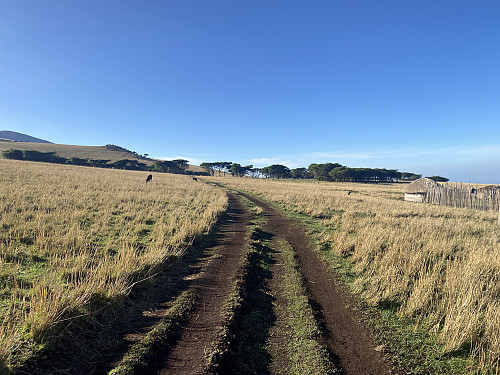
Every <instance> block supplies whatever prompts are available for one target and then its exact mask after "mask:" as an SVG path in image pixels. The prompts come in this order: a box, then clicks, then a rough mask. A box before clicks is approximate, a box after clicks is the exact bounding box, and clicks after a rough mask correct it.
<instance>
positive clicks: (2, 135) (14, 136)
mask: <svg viewBox="0 0 500 375" xmlns="http://www.w3.org/2000/svg"><path fill="white" fill-rule="evenodd" d="M0 140H6V141H7V142H8V141H14V142H31V143H52V142H49V141H46V140H44V139H40V138H36V137H32V136H31V135H27V134H23V133H18V132H13V131H10V130H0Z"/></svg>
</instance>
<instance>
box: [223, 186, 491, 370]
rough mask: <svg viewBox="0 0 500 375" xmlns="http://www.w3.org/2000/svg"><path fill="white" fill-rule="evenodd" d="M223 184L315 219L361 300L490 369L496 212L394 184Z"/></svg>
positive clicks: (448, 351)
mask: <svg viewBox="0 0 500 375" xmlns="http://www.w3.org/2000/svg"><path fill="white" fill-rule="evenodd" d="M219 180H220V179H219ZM224 184H227V185H229V186H231V187H233V188H236V189H240V190H246V191H249V192H251V193H254V194H257V195H260V196H262V197H264V198H267V199H269V200H271V201H274V202H278V203H280V204H281V205H283V206H284V207H285V208H286V209H287V210H291V211H295V212H298V213H303V214H308V215H311V216H312V217H314V218H315V219H316V220H318V221H319V222H321V224H322V226H323V227H324V228H327V229H328V230H324V232H323V233H322V234H321V235H320V238H321V241H322V242H324V243H325V244H328V245H329V246H331V248H332V251H334V252H335V253H337V254H338V255H341V256H343V257H344V258H347V259H348V260H349V261H351V262H352V263H353V264H354V268H353V269H354V272H355V273H356V275H357V278H356V281H355V282H354V284H353V289H354V291H355V292H356V293H357V294H358V295H360V296H361V297H362V298H363V300H365V301H367V302H368V303H370V304H372V305H379V306H386V305H389V306H394V307H395V308H396V309H397V312H398V314H399V315H400V316H401V317H409V318H412V319H413V320H414V321H415V324H416V325H419V326H425V327H427V328H428V329H429V330H431V331H432V332H433V333H434V334H436V335H437V336H438V338H439V340H440V341H441V342H442V344H443V348H444V349H443V350H444V351H445V352H446V353H450V354H452V353H454V352H457V351H462V352H463V351H466V352H469V353H470V355H471V357H472V358H474V359H475V360H476V362H477V363H478V366H479V368H480V369H483V370H484V369H485V368H486V367H488V366H489V368H497V370H498V363H499V359H500V225H499V224H498V212H496V211H478V210H471V209H466V208H452V207H445V206H437V205H431V204H423V203H414V202H405V201H404V200H403V195H404V194H403V186H404V185H403V184H380V185H372V184H353V183H351V184H349V183H318V182H310V181H308V182H293V181H279V180H276V181H273V180H259V179H242V178H231V177H229V178H225V179H224ZM348 191H351V194H348Z"/></svg>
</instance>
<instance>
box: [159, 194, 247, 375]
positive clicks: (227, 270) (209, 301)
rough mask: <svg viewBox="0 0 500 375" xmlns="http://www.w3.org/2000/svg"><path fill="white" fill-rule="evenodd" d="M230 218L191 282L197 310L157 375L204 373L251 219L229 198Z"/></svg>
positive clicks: (232, 196) (232, 198) (236, 202)
mask: <svg viewBox="0 0 500 375" xmlns="http://www.w3.org/2000/svg"><path fill="white" fill-rule="evenodd" d="M229 203H230V205H231V207H232V208H231V212H230V217H229V219H228V220H227V221H226V224H225V225H224V226H223V228H222V232H221V239H220V245H219V246H218V249H217V251H216V254H218V256H216V257H215V258H214V259H212V260H211V261H210V263H209V264H208V265H207V267H206V268H205V270H204V271H203V272H202V273H201V274H200V275H199V277H198V278H197V279H195V280H194V281H193V285H192V287H193V288H194V290H195V292H196V294H197V295H199V296H200V301H199V308H198V309H197V310H196V311H195V312H194V313H193V314H192V317H191V319H190V321H189V322H188V324H187V326H186V327H185V329H184V330H183V332H182V334H181V337H180V339H179V341H178V342H177V344H176V346H175V347H174V348H173V349H172V351H171V352H170V353H169V355H168V357H167V358H166V360H165V365H164V368H163V369H162V370H160V372H159V374H161V375H168V374H175V375H182V374H203V373H205V366H206V360H205V349H206V348H208V347H209V346H210V343H211V342H213V341H214V340H215V338H216V329H217V327H219V326H220V325H221V324H222V318H221V311H220V309H221V307H222V305H223V303H224V301H225V300H226V298H227V296H228V294H229V292H230V291H231V288H232V286H233V281H234V280H235V278H236V276H237V271H238V267H239V260H240V259H241V258H242V255H243V252H244V250H245V247H246V232H247V225H248V223H249V220H250V217H251V215H250V214H249V213H248V212H247V211H246V210H245V208H244V207H243V205H242V204H241V203H240V201H239V199H238V198H236V197H235V196H234V195H232V194H230V195H229Z"/></svg>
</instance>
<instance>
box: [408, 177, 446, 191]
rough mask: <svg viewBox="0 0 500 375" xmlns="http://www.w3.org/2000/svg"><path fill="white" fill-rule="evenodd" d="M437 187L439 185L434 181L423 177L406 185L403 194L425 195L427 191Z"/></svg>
mask: <svg viewBox="0 0 500 375" xmlns="http://www.w3.org/2000/svg"><path fill="white" fill-rule="evenodd" d="M438 187H439V184H438V183H437V182H436V181H434V180H431V179H430V178H427V177H424V178H420V179H418V180H416V181H413V182H412V183H411V184H408V185H406V186H405V189H404V192H405V193H409V194H417V193H427V192H428V191H429V189H431V188H438Z"/></svg>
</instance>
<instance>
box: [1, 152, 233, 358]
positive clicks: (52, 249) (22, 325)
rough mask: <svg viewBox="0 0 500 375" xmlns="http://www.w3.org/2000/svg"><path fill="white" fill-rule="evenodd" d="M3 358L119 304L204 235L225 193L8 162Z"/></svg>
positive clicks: (175, 178)
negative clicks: (62, 324) (61, 325)
mask: <svg viewBox="0 0 500 375" xmlns="http://www.w3.org/2000/svg"><path fill="white" fill-rule="evenodd" d="M0 166H1V168H0V320H2V321H3V322H4V324H2V325H1V327H0V358H2V360H0V363H1V361H3V362H5V364H7V365H9V366H15V365H16V364H18V363H19V362H22V360H23V358H24V357H25V356H28V355H29V353H31V352H32V351H36V350H37V348H39V347H41V346H43V344H44V342H45V337H46V335H47V334H49V333H50V330H51V328H53V327H54V326H55V325H57V323H58V322H59V321H61V320H65V319H68V318H70V317H71V316H75V315H78V314H89V313H92V311H93V309H95V308H101V307H102V306H104V305H109V304H111V305H112V304H116V303H119V302H120V300H121V299H122V298H123V297H124V296H126V295H127V294H128V293H129V291H130V289H131V287H132V285H133V284H134V283H137V282H139V281H140V280H141V279H144V278H146V277H148V276H150V275H151V274H152V273H154V272H156V268H157V267H158V266H159V265H161V264H162V263H163V262H164V261H165V260H167V259H168V258H169V257H170V256H172V255H179V254H181V253H182V252H183V251H184V250H185V249H186V248H187V247H188V246H189V245H190V243H191V242H192V241H193V240H194V239H195V238H196V237H197V236H200V235H203V234H204V233H206V232H207V231H208V230H209V228H210V227H211V226H212V225H213V224H214V222H215V221H216V220H217V217H218V215H219V214H220V213H221V212H222V211H223V210H224V209H225V207H226V205H227V198H226V195H225V194H224V192H223V191H222V190H220V189H215V188H213V187H210V186H207V185H205V184H200V183H198V184H196V183H193V181H192V179H191V178H190V177H187V176H180V175H170V174H155V175H154V177H153V182H152V183H148V184H146V183H145V172H134V171H120V170H107V169H94V168H86V167H76V166H64V165H49V164H42V163H30V162H16V161H9V160H0Z"/></svg>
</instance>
